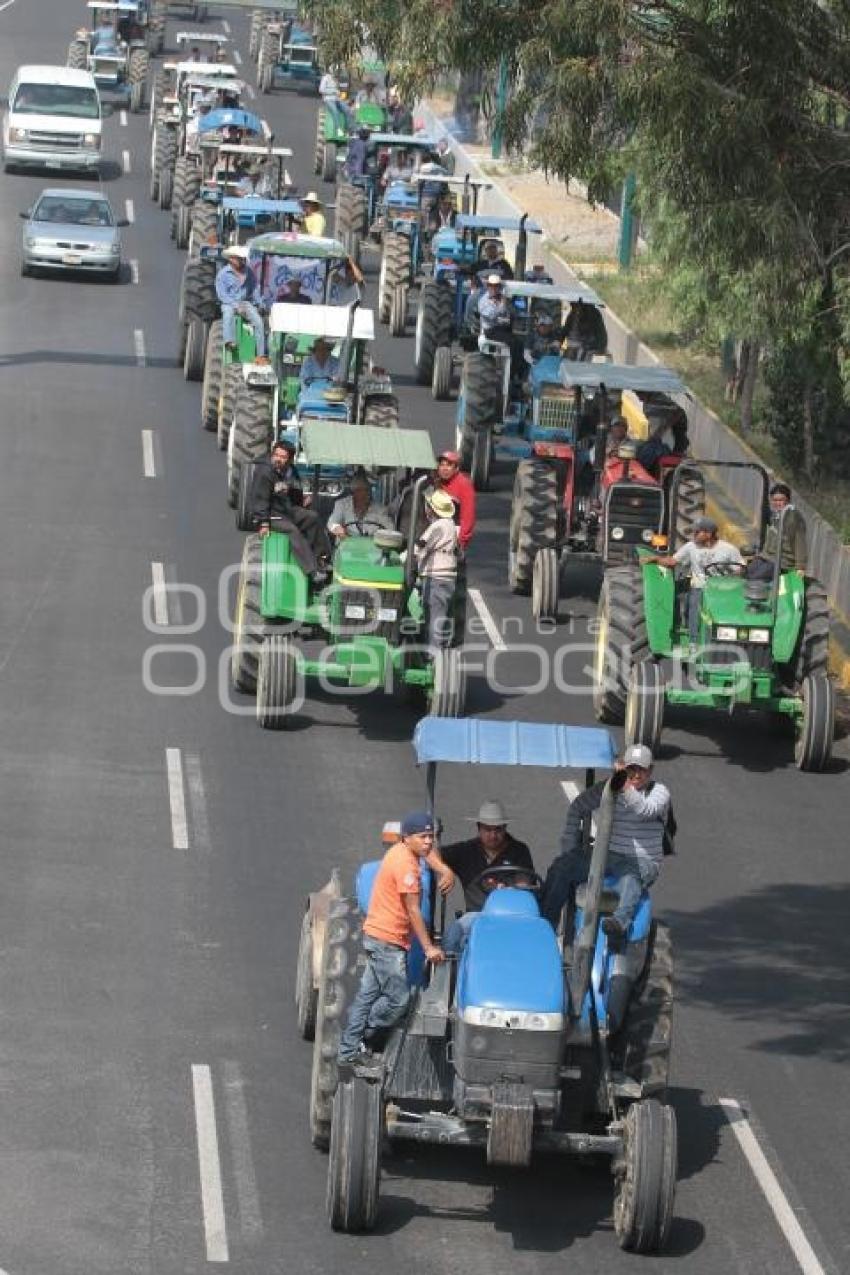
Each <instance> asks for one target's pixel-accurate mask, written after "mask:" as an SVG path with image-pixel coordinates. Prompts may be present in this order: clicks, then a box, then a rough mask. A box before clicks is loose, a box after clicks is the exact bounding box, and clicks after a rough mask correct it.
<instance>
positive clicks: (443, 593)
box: [414, 491, 458, 650]
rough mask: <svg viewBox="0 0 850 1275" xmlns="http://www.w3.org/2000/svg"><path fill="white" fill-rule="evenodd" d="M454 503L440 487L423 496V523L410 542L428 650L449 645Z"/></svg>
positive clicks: (454, 560)
mask: <svg viewBox="0 0 850 1275" xmlns="http://www.w3.org/2000/svg"><path fill="white" fill-rule="evenodd" d="M454 514H455V504H454V501H453V500H452V498H451V496H449V495H447V493H446V492H444V491H434V492H432V493H431V495H430V496H426V498H425V517H426V519H427V524H428V525H427V526H426V528H425V530H424V531H423V533H422V535H421V536H420V537H419V538H418V540H417V541H416V543H415V545H414V553H415V555H416V568H417V571H418V572H419V579H420V580H421V582H422V610H423V612H424V615H425V623H426V625H427V627H428V645H429V646H430V647H431V649H432V650H436V649H438V648H445V647H448V646H451V641H452V633H451V630H452V627H453V625H452V622H451V619H450V611H451V605H452V598H453V597H454V593H455V588H456V587H457V543H458V533H457V527H456V526H455V522H454Z"/></svg>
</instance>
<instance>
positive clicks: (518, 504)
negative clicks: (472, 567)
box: [508, 458, 558, 594]
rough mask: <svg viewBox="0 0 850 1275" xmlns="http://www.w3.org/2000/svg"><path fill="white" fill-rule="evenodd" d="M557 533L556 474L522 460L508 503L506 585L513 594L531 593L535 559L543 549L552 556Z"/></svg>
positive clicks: (543, 464) (549, 467) (538, 462)
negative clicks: (508, 524) (509, 513)
mask: <svg viewBox="0 0 850 1275" xmlns="http://www.w3.org/2000/svg"><path fill="white" fill-rule="evenodd" d="M557 533H558V474H557V470H556V469H555V468H554V466H552V465H547V464H546V462H545V461H543V460H538V459H536V458H532V459H529V460H521V461H520V462H519V464H518V465H517V471H516V476H515V478H514V492H513V500H512V503H511V522H510V544H509V554H508V583H509V585H510V587H511V589H512V591H513V592H514V593H525V594H527V593H530V592H531V589H532V585H533V583H534V559H535V558H536V557H537V554H538V553H539V552H540V551H541V550H543V549H551V550H552V551H553V552H555V543H556V540H557Z"/></svg>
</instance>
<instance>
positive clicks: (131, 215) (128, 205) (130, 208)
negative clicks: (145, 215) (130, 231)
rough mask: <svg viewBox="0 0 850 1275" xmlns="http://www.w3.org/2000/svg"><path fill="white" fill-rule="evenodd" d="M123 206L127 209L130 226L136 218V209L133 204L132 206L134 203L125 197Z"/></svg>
mask: <svg viewBox="0 0 850 1275" xmlns="http://www.w3.org/2000/svg"><path fill="white" fill-rule="evenodd" d="M124 207H125V209H126V211H127V220H128V221H129V223H130V225H131V226H132V224H133V222H134V221H135V220H136V209H135V206H134V204H133V201H132V199H125V200H124Z"/></svg>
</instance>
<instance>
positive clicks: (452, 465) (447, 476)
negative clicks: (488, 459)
mask: <svg viewBox="0 0 850 1275" xmlns="http://www.w3.org/2000/svg"><path fill="white" fill-rule="evenodd" d="M437 487H438V488H439V489H440V490H441V491H446V492H448V494H449V495H450V496H451V498H452V500H453V501H454V502H455V506H456V508H457V511H458V518H457V522H458V544H459V546H460V549H461V552H462V553H464V554H465V553H466V551H467V549H468V548H469V542H470V540H471V539H472V537H473V535H474V533H475V488H474V487H473V485H472V479H471V478H470V477H469V475H468V474H464V473H461V469H460V455H459V453H458V452H440V455H439V458H438V460H437Z"/></svg>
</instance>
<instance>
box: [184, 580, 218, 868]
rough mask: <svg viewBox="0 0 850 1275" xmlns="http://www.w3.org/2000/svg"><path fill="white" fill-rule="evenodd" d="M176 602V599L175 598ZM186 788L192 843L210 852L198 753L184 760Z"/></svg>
mask: <svg viewBox="0 0 850 1275" xmlns="http://www.w3.org/2000/svg"><path fill="white" fill-rule="evenodd" d="M175 601H176V598H175ZM184 767H185V771H186V787H187V788H188V790H189V808H190V810H191V811H192V841H193V843H194V846H195V848H196V849H200V850H209V849H210V848H211V846H212V839H211V837H210V821H209V819H208V817H207V794H206V789H205V788H204V775H203V771H202V770H201V759H200V757H199V756H198V754H197V753H187V754H186V757H185V759H184Z"/></svg>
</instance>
